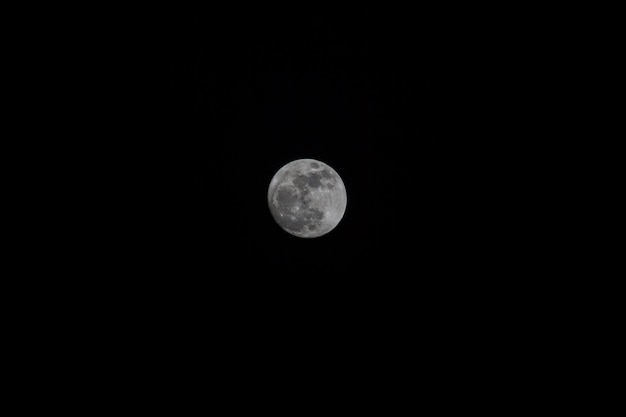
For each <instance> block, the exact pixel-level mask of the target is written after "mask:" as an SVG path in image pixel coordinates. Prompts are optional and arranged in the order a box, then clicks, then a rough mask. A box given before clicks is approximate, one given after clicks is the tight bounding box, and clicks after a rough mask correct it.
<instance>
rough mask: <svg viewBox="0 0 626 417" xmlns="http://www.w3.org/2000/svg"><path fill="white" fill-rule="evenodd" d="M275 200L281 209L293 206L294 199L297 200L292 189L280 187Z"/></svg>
mask: <svg viewBox="0 0 626 417" xmlns="http://www.w3.org/2000/svg"><path fill="white" fill-rule="evenodd" d="M276 200H277V201H278V205H279V207H281V208H282V209H288V208H290V207H291V206H293V205H294V204H295V202H296V201H298V196H297V194H296V193H294V192H293V190H290V189H288V188H281V189H280V190H278V194H277V196H276Z"/></svg>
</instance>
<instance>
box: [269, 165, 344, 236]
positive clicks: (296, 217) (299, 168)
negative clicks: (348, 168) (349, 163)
mask: <svg viewBox="0 0 626 417" xmlns="http://www.w3.org/2000/svg"><path fill="white" fill-rule="evenodd" d="M267 202H268V205H269V208H270V212H271V213H272V216H273V217H274V220H276V223H278V225H279V226H280V227H282V228H283V230H285V231H286V232H288V233H290V234H292V235H294V236H298V237H304V238H310V237H318V236H322V235H325V234H326V233H328V232H330V231H331V230H333V229H334V228H335V227H336V226H337V224H339V222H340V221H341V219H342V217H343V214H344V213H345V211H346V205H347V203H348V196H347V194H346V187H345V185H344V184H343V181H342V180H341V178H340V177H339V174H337V172H336V171H335V170H334V169H332V168H331V167H330V166H328V165H326V164H325V163H323V162H321V161H317V160H315V159H298V160H295V161H292V162H290V163H288V164H287V165H285V166H284V167H282V168H281V169H279V170H278V172H276V174H275V175H274V178H272V181H271V182H270V186H269V189H268V192H267Z"/></svg>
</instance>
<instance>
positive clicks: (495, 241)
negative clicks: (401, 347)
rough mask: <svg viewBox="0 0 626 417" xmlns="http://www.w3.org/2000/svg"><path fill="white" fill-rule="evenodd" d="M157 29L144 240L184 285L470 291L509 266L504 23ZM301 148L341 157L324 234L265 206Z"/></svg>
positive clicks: (348, 22)
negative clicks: (291, 229) (331, 218)
mask: <svg viewBox="0 0 626 417" xmlns="http://www.w3.org/2000/svg"><path fill="white" fill-rule="evenodd" d="M149 28H150V29H149V30H146V33H145V35H144V39H145V45H143V46H142V48H141V50H142V52H141V53H142V59H143V60H145V62H144V63H145V65H144V66H143V67H144V68H145V70H144V72H143V73H142V74H140V76H141V81H140V84H141V91H142V98H141V102H140V103H139V104H138V107H140V110H139V112H140V117H141V118H142V120H143V122H144V127H143V130H142V131H141V141H142V144H143V145H142V146H143V147H142V151H143V152H144V155H143V158H144V161H145V163H144V164H142V165H141V166H142V172H141V184H138V185H139V188H141V189H142V190H144V191H141V193H142V194H141V195H142V197H141V198H143V199H144V203H146V204H143V205H142V206H143V207H145V210H144V211H143V212H142V214H141V215H140V216H139V217H140V218H141V222H142V226H141V233H140V234H141V238H140V241H141V242H142V243H141V244H140V245H139V247H140V249H139V253H140V254H139V255H138V256H141V257H142V259H143V260H144V262H145V264H146V265H147V266H148V268H149V269H150V271H154V273H155V274H156V275H159V276H161V275H165V276H168V275H169V276H177V277H180V278H179V279H180V281H176V282H177V283H176V284H174V287H173V288H174V291H175V292H180V293H181V294H182V293H185V292H187V291H190V292H192V293H197V294H207V293H211V294H222V295H224V294H227V295H226V297H227V298H228V297H235V298H236V297H239V296H242V297H244V298H246V299H255V297H258V296H259V295H260V294H263V298H266V299H267V297H269V298H270V299H280V300H282V301H283V302H290V303H294V304H296V305H297V304H299V303H305V304H306V302H313V301H312V300H313V299H316V300H319V301H320V302H329V303H330V302H331V301H330V300H332V299H335V297H338V298H339V299H343V300H346V299H348V300H359V301H358V302H359V303H365V304H367V303H374V304H384V305H387V306H396V307H398V308H409V307H410V305H412V304H411V302H410V301H409V300H411V299H413V298H417V299H421V300H423V301H424V302H426V303H433V304H434V303H437V302H442V303H444V305H446V306H448V307H451V306H453V305H454V306H457V307H455V308H462V307H459V306H464V307H467V306H468V301H467V300H468V293H470V294H472V297H469V298H472V299H474V300H476V299H482V300H485V299H487V298H488V295H486V294H487V292H488V290H487V288H491V290H489V291H492V290H493V286H494V285H502V284H501V281H498V280H497V279H496V278H495V277H496V276H498V275H499V274H501V273H504V272H505V271H508V272H509V273H510V272H512V270H511V267H512V266H511V264H510V263H507V260H509V259H511V257H512V256H513V255H514V251H515V249H514V248H513V246H512V245H511V244H510V242H511V241H512V240H514V237H513V238H512V235H513V234H514V233H515V232H514V230H515V229H516V228H517V227H519V219H514V218H512V217H510V216H508V214H507V213H509V210H510V208H511V207H512V206H513V205H515V204H517V202H515V201H513V200H511V197H510V195H509V194H508V193H507V190H508V189H510V188H511V187H512V186H513V185H512V182H511V180H510V179H509V178H508V176H507V175H506V174H505V173H507V172H508V170H507V166H510V165H512V164H514V163H515V162H516V161H515V152H514V151H512V147H513V148H514V146H511V144H512V143H517V142H513V141H514V139H510V140H509V141H507V139H505V138H504V137H502V133H503V132H504V130H503V129H505V128H503V126H504V124H505V123H504V120H505V119H506V118H507V117H508V116H507V115H508V111H509V110H508V107H507V105H508V103H510V97H508V96H509V95H510V94H511V92H512V91H514V90H515V89H516V88H518V87H517V86H516V85H517V84H516V83H517V82H516V81H515V80H514V79H510V78H508V76H507V75H506V74H507V72H506V68H507V66H509V65H511V62H509V61H508V60H507V59H508V58H506V57H507V51H508V50H510V49H511V48H513V47H514V44H512V43H511V42H512V41H510V40H509V39H502V38H498V37H497V36H494V33H498V32H497V31H495V29H494V27H493V26H489V27H488V28H487V27H486V26H484V25H483V24H481V21H480V20H477V19H468V18H467V16H465V15H463V13H460V12H457V13H455V14H452V13H441V12H437V13H435V12H432V13H430V12H429V11H425V10H422V11H421V12H416V14H406V15H402V14H394V13H386V14H378V13H376V12H374V11H363V12H359V13H356V14H352V15H350V14H348V15H346V14H342V15H341V16H339V14H337V15H336V16H333V15H330V16H329V15H325V16H323V17H322V16H318V17H315V16H311V15H306V14H305V15H298V17H294V18H284V17H283V16H273V17H267V15H263V17H254V16H248V17H245V18H241V19H232V18H231V19H226V20H222V19H221V18H220V15H219V14H218V15H211V16H207V15H204V14H203V15H195V16H193V15H183V16H181V15H173V16H171V17H161V18H160V19H156V20H155V21H154V22H153V23H151V24H150V25H149ZM145 51H147V52H145ZM144 90H145V91H144ZM508 129H509V136H510V137H511V138H513V137H514V136H515V132H514V131H513V130H514V129H513V130H511V128H510V126H509V127H508ZM494 138H496V140H494ZM298 158H315V159H319V160H322V161H324V162H326V163H328V164H330V165H331V166H332V167H333V168H335V169H336V170H337V171H338V172H339V174H340V175H341V177H342V178H343V180H344V182H345V184H346V188H347V192H348V200H349V201H348V207H347V211H346V214H345V216H344V218H343V220H342V222H341V223H340V224H339V226H338V227H337V228H336V229H335V230H334V231H332V232H331V233H329V234H328V235H326V236H324V237H321V238H318V239H298V238H295V237H293V236H291V235H289V234H287V233H285V232H284V231H282V230H281V229H280V228H279V227H278V226H277V225H276V224H275V223H274V221H273V219H272V217H271V215H270V213H269V210H268V208H267V201H266V193H267V187H268V185H269V181H270V180H271V178H272V176H273V174H274V173H275V172H276V171H277V170H278V169H279V168H280V167H282V166H283V165H284V164H285V163H287V162H289V161H291V160H294V159H298ZM507 268H508V269H507ZM514 271H515V265H513V272H514ZM158 282H162V283H163V284H162V285H163V287H161V289H160V290H159V291H166V288H169V287H168V285H169V286H171V285H172V284H171V282H170V281H168V279H164V281H158ZM222 295H220V296H217V295H214V296H215V297H218V298H220V297H222ZM504 299H506V298H504ZM324 300H326V301H324ZM355 302H357V301H355Z"/></svg>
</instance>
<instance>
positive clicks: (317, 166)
mask: <svg viewBox="0 0 626 417" xmlns="http://www.w3.org/2000/svg"><path fill="white" fill-rule="evenodd" d="M319 167H320V165H319V164H318V163H317V162H311V168H315V169H317V168H319Z"/></svg>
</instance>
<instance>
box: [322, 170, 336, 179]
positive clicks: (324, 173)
mask: <svg viewBox="0 0 626 417" xmlns="http://www.w3.org/2000/svg"><path fill="white" fill-rule="evenodd" d="M322 177H324V178H326V179H327V180H331V179H333V174H331V173H330V171H329V170H327V169H325V170H323V171H322Z"/></svg>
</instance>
